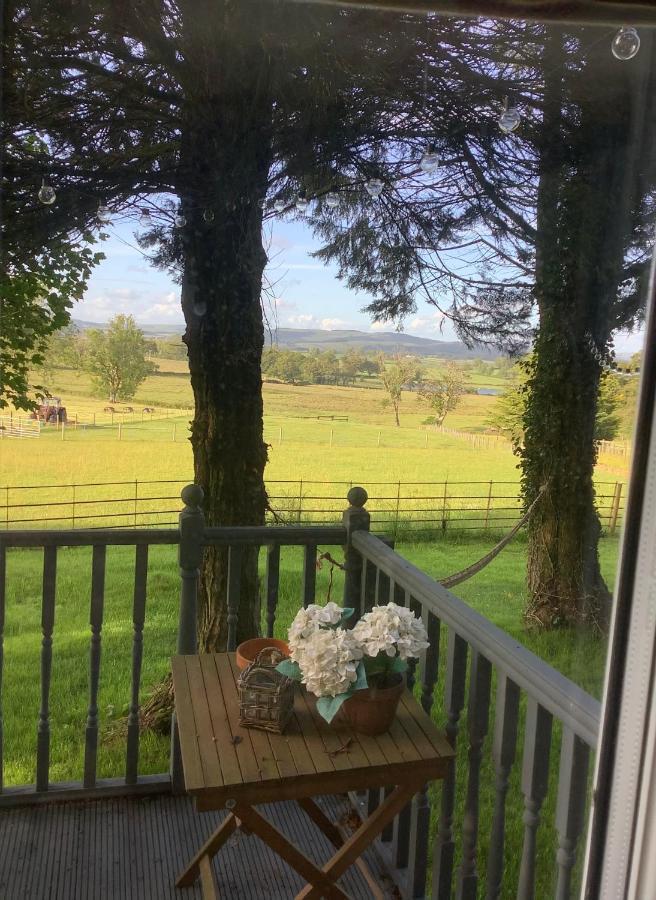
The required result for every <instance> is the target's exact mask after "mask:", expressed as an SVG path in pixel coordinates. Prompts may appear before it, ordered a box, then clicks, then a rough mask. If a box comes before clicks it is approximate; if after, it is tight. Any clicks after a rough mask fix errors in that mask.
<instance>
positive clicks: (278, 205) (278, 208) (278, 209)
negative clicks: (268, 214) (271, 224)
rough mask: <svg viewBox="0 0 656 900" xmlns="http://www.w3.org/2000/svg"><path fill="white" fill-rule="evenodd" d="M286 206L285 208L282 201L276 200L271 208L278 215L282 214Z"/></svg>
mask: <svg viewBox="0 0 656 900" xmlns="http://www.w3.org/2000/svg"><path fill="white" fill-rule="evenodd" d="M286 206H287V204H286V203H285V201H284V200H276V201H275V203H274V204H273V208H274V209H275V211H276V212H278V213H280V212H282V211H283V210H284V208H285V207H286Z"/></svg>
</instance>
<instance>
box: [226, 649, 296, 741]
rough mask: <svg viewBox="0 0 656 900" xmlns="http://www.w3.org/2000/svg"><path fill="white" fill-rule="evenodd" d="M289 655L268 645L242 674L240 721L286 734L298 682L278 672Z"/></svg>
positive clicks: (240, 677)
mask: <svg viewBox="0 0 656 900" xmlns="http://www.w3.org/2000/svg"><path fill="white" fill-rule="evenodd" d="M283 659H285V656H284V655H283V654H282V653H281V652H280V650H278V649H277V648H276V647H265V649H264V650H261V651H260V652H259V653H258V655H257V657H256V659H255V660H254V662H252V663H251V664H250V665H249V666H247V667H246V668H245V669H244V670H243V672H242V673H241V675H240V676H239V681H238V683H237V684H238V687H239V723H240V724H241V725H245V726H247V727H248V728H263V729H265V730H266V731H275V732H277V733H278V734H282V733H283V731H284V730H285V726H286V725H287V723H288V722H289V720H290V718H291V715H292V712H293V709H294V682H293V681H292V679H291V678H287V676H286V675H281V674H280V672H276V666H277V665H278V663H279V662H281V660H283Z"/></svg>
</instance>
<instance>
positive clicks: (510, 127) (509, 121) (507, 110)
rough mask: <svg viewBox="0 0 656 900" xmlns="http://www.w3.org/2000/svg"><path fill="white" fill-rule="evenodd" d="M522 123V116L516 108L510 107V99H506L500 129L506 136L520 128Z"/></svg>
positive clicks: (500, 117) (500, 118)
mask: <svg viewBox="0 0 656 900" xmlns="http://www.w3.org/2000/svg"><path fill="white" fill-rule="evenodd" d="M521 121H522V114H521V113H520V111H519V110H518V109H517V107H516V106H508V98H507V97H506V99H505V101H504V104H503V110H502V111H501V115H500V116H499V128H500V129H501V130H502V131H503V133H504V134H511V133H512V132H513V131H516V129H517V128H519V123H520V122H521Z"/></svg>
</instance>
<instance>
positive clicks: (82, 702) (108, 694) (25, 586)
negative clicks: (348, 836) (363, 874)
mask: <svg viewBox="0 0 656 900" xmlns="http://www.w3.org/2000/svg"><path fill="white" fill-rule="evenodd" d="M323 549H326V548H323ZM398 549H399V551H400V552H401V553H402V554H403V555H405V556H406V557H407V558H408V559H409V560H411V561H412V562H414V563H415V564H417V565H418V566H420V567H421V568H422V569H423V570H424V571H426V572H427V573H428V574H430V575H432V576H434V577H436V578H440V577H443V576H445V575H447V574H450V573H452V572H454V571H458V570H460V569H461V568H463V567H464V566H466V565H468V564H470V563H471V562H473V561H474V560H476V559H478V558H479V557H480V556H481V555H483V553H484V552H485V551H486V550H487V549H489V543H488V542H485V541H484V540H482V539H481V538H480V537H478V538H470V539H464V538H461V539H459V540H453V539H446V540H437V541H434V542H432V543H421V544H400V545H399V548H398ZM332 552H333V553H334V554H335V555H336V556H337V558H339V556H340V550H339V549H338V548H337V549H335V548H333V550H332ZM601 552H602V563H603V568H604V572H605V574H606V576H607V578H608V579H609V581H611V582H612V579H613V577H614V571H615V564H616V556H617V541H615V540H610V539H606V540H604V541H603V542H602V547H601ZM282 556H283V558H282V564H281V576H280V577H281V584H280V601H279V606H278V611H277V619H276V634H277V635H279V636H284V635H285V633H286V628H287V626H288V624H289V622H290V620H291V618H292V617H293V615H294V614H295V612H296V610H297V608H298V606H299V603H300V597H301V567H302V559H301V552H300V550H298V549H295V548H289V549H286V550H283V555H282ZM524 561H525V545H524V543H523V542H522V541H521V540H520V541H518V542H517V543H515V544H512V545H511V546H510V547H509V548H507V549H506V550H504V552H503V553H502V554H501V555H500V557H498V558H497V559H496V560H495V561H494V562H493V563H492V564H491V565H490V566H489V567H487V568H486V569H485V570H484V571H483V572H482V573H480V574H479V575H477V576H476V577H475V578H473V579H472V580H471V581H469V582H467V583H465V584H463V585H461V586H460V587H459V588H458V589H457V593H458V595H459V596H461V597H462V598H463V599H464V600H465V601H466V602H467V603H469V604H471V605H472V606H473V607H474V608H476V609H477V610H478V611H480V612H481V613H482V614H483V615H485V616H487V617H488V618H490V619H491V620H492V621H494V622H495V623H496V624H498V625H499V626H500V627H502V628H504V629H505V630H506V631H508V633H509V634H511V635H512V636H513V637H515V638H517V639H518V640H521V641H522V642H523V643H524V644H525V645H526V646H528V647H529V648H530V649H531V650H533V651H534V652H535V653H537V654H538V655H539V656H541V657H542V658H543V659H545V660H547V661H548V662H549V663H550V664H551V665H553V666H555V667H556V668H557V669H559V670H560V671H561V672H563V673H564V674H566V675H567V676H568V677H570V678H572V679H573V680H574V681H576V682H577V683H579V684H580V685H581V686H583V687H584V688H585V689H586V690H588V691H590V692H591V693H593V694H594V695H596V696H599V694H600V690H601V683H602V677H603V661H604V651H605V646H604V644H603V642H602V641H599V640H597V639H596V638H593V637H591V636H590V635H588V634H577V633H572V632H555V633H551V634H549V633H542V634H541V633H535V632H526V631H525V630H524V628H523V626H522V622H521V613H522V608H523V578H524ZM58 562H59V564H58V583H57V599H56V619H55V632H54V644H53V669H52V690H51V697H50V715H51V732H52V751H51V759H52V763H51V778H52V779H53V780H68V779H79V778H81V774H82V767H83V747H84V728H85V720H86V712H87V704H88V649H89V624H88V621H89V619H88V604H89V593H90V566H91V555H90V551H89V550H87V549H70V550H62V551H60V554H59V561H58ZM262 562H263V561H262ZM133 565H134V551H133V550H129V549H127V548H111V549H110V550H109V551H108V560H107V581H106V595H105V614H104V625H103V632H102V664H101V679H100V697H99V708H100V722H101V732H102V733H103V734H104V735H105V737H104V738H103V739H102V741H101V745H100V748H99V756H98V767H99V775H100V776H101V777H110V776H117V775H121V774H122V773H123V771H124V755H125V744H124V739H121V738H115V737H114V738H111V739H108V738H107V736H106V735H107V733H108V729H110V730H111V728H112V727H113V726H114V725H115V723H116V720H117V719H119V718H120V717H121V716H123V715H124V714H125V712H126V708H127V703H128V699H129V693H130V666H131V642H132V620H131V602H132V579H133ZM41 567H42V554H41V553H40V552H39V551H29V550H26V551H11V552H10V553H9V559H8V572H7V584H8V598H7V599H8V602H7V621H6V639H5V679H4V686H3V699H4V721H5V779H6V783H7V784H21V783H28V782H30V781H32V780H33V779H34V760H35V751H36V724H37V717H38V711H39V699H40V698H39V690H40V688H39V652H40V641H41V629H40V586H41ZM328 576H329V571H328V569H327V568H326V567H324V568H323V569H321V570H320V571H319V573H318V580H317V597H318V599H319V602H323V601H324V600H325V599H326V597H327V587H328ZM341 589H342V582H341V574H340V573H339V572H336V573H335V583H334V586H333V597H334V598H336V599H338V600H339V598H340V597H341ZM177 609H178V573H177V564H176V560H175V550H174V548H168V547H154V548H151V553H150V561H149V577H148V601H147V615H146V625H145V631H144V662H143V675H142V697H143V696H145V695H146V694H147V693H148V689H149V687H150V686H151V685H153V684H155V683H156V682H157V681H158V679H160V678H161V677H162V676H163V675H164V674H165V672H166V671H167V666H168V659H169V657H170V656H171V654H172V653H173V652H174V648H175V632H176V624H177ZM443 640H444V637H443ZM442 649H443V650H444V649H445V646H443V648H442ZM444 656H445V653H444V652H443V653H442V660H443V659H444ZM443 684H444V663H443V662H442V664H441V667H440V674H439V680H438V685H437V689H436V693H435V706H434V709H433V714H434V717H435V719H436V721H437V722H438V723H440V724H443V723H444V711H443V706H442V687H443ZM493 696H494V695H493ZM462 722H463V731H465V730H466V724H465V723H466V711H465V712H464V713H463V719H462ZM492 722H493V707H492V711H491V718H490V727H492ZM558 742H559V733H558V730H557V729H556V731H555V734H554V745H553V750H552V770H553V783H552V785H551V789H550V793H549V798H548V800H547V803H546V804H545V810H544V827H543V828H541V829H540V841H541V843H540V847H541V851H542V852H543V854H544V857H545V862H544V864H543V865H541V866H540V871H539V890H538V893H537V896H549V895H551V893H552V881H551V878H552V875H553V872H552V868H553V866H552V861H553V858H554V857H553V848H554V847H555V846H556V845H555V843H554V842H555V841H556V837H555V832H554V825H553V817H554V804H555V787H556V783H555V779H556V773H557V759H558ZM518 748H519V749H518V753H521V738H520V742H519V744H518ZM458 757H459V765H458V772H459V778H458V811H457V815H456V820H455V821H456V822H461V821H462V818H461V812H462V804H463V800H464V791H465V789H466V781H465V775H466V771H467V765H466V740H463V741H461V744H460V747H459V754H458ZM167 761H168V741H167V740H166V739H165V738H161V737H157V736H156V735H153V734H150V733H148V734H145V735H143V737H142V742H141V753H140V771H141V773H143V774H146V773H157V772H162V771H166V768H167V764H168V762H167ZM519 768H520V767H519V765H516V766H515V767H514V771H513V775H512V782H511V789H510V795H509V796H510V801H509V812H508V832H507V840H508V867H509V872H508V875H509V884H514V883H515V878H516V874H517V866H518V857H519V853H520V847H521V839H522V828H523V826H522V822H521V813H522V801H521V790H520V784H519ZM481 784H482V786H483V787H482V790H481V838H480V852H481V864H480V866H479V869H480V871H484V859H485V854H486V852H487V842H488V837H489V825H490V821H491V815H492V804H493V799H494V790H493V785H494V773H493V770H492V765H491V760H490V738H489V737H488V739H487V741H486V745H485V749H484V762H483V769H482V780H481ZM436 815H437V813H436V812H435V811H434V814H433V827H434V828H435V827H436ZM508 896H510V894H509V895H508Z"/></svg>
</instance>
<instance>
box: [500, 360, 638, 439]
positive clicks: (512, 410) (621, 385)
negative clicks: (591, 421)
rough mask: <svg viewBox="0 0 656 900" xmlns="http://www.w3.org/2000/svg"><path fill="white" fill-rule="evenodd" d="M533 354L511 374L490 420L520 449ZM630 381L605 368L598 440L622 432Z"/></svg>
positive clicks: (597, 406)
mask: <svg viewBox="0 0 656 900" xmlns="http://www.w3.org/2000/svg"><path fill="white" fill-rule="evenodd" d="M533 362H534V361H533V358H532V357H531V356H528V357H526V358H525V359H523V360H521V361H519V362H518V363H517V364H516V365H515V369H514V371H513V373H512V375H511V383H510V386H509V387H508V389H507V390H505V391H504V392H503V394H501V395H500V396H499V397H498V398H497V399H496V401H495V404H494V408H493V410H492V412H491V414H490V416H489V417H488V419H487V424H488V426H489V427H490V428H493V429H494V430H495V431H496V432H498V433H499V434H502V435H504V436H505V437H507V438H508V439H509V440H510V441H512V443H513V445H514V446H515V447H516V448H517V449H518V450H519V449H520V448H521V447H522V445H523V441H524V420H525V416H526V408H527V403H528V399H529V393H528V387H527V383H528V380H529V378H530V376H531V367H532V365H533ZM627 387H628V385H627V382H626V381H625V380H624V379H623V378H622V377H621V376H619V375H614V374H612V373H610V372H605V373H604V375H603V376H602V378H601V379H600V383H599V397H598V398H597V404H596V425H595V440H597V441H612V440H615V438H616V437H617V436H618V432H619V427H620V416H619V410H620V408H621V406H622V405H623V404H625V403H626V401H627Z"/></svg>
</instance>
